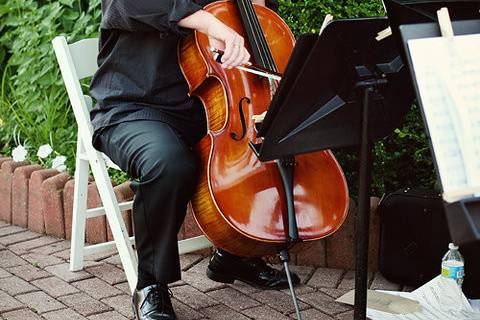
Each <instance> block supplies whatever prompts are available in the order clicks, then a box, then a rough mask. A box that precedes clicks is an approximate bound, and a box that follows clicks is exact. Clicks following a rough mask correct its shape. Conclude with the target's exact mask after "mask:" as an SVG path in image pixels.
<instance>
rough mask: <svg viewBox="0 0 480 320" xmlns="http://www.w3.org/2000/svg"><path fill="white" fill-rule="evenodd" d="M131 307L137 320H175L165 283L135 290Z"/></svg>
mask: <svg viewBox="0 0 480 320" xmlns="http://www.w3.org/2000/svg"><path fill="white" fill-rule="evenodd" d="M132 307H133V313H134V315H135V319H137V320H175V319H177V317H176V316H175V312H174V311H173V306H172V301H171V300H170V292H169V290H168V287H167V286H166V285H162V284H154V285H151V286H148V287H145V288H143V289H141V290H135V292H134V293H133V296H132Z"/></svg>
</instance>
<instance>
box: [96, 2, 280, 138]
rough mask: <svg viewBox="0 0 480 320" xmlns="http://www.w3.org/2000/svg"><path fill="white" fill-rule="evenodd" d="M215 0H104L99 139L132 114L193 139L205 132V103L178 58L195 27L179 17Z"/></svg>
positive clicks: (98, 74) (98, 87)
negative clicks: (180, 46)
mask: <svg viewBox="0 0 480 320" xmlns="http://www.w3.org/2000/svg"><path fill="white" fill-rule="evenodd" d="M210 2H213V0H195V1H194V0H102V22H101V26H100V40H99V55H98V66H99V68H98V70H97V72H96V73H95V75H94V76H93V78H92V81H91V84H90V94H91V96H92V97H93V98H94V99H95V100H96V105H95V107H94V108H93V110H92V111H91V113H90V115H91V120H92V125H93V129H94V139H93V143H94V145H95V142H96V137H97V136H98V134H99V133H100V132H101V130H102V129H103V128H106V127H108V126H112V125H115V124H118V123H121V122H125V121H133V120H158V121H163V122H166V123H168V124H169V125H171V126H172V127H173V128H174V129H176V130H177V131H178V132H179V134H180V135H182V136H183V137H184V139H185V140H186V141H187V142H188V143H190V144H194V143H196V142H197V141H198V140H199V139H200V138H201V137H202V136H203V135H204V134H205V130H206V122H205V115H204V111H203V106H202V104H201V102H200V101H199V100H198V99H196V98H194V97H189V96H188V85H187V82H186V81H185V78H184V77H183V74H182V72H181V70H180V66H179V64H178V60H177V45H178V41H179V39H180V38H181V37H184V36H186V35H188V34H189V33H190V32H191V30H190V29H185V28H182V27H180V26H178V24H177V23H178V21H180V20H181V19H183V18H184V17H186V16H189V15H191V14H192V13H194V12H196V11H197V10H200V9H202V8H203V7H204V6H205V5H207V4H208V3H210ZM267 2H268V4H269V6H271V7H276V0H271V1H267Z"/></svg>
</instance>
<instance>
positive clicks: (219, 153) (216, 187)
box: [178, 1, 348, 256]
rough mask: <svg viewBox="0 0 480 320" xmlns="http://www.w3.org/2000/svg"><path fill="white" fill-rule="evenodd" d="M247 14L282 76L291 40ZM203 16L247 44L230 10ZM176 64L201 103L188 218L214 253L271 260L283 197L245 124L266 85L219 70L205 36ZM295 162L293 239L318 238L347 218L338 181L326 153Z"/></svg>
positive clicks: (278, 243) (262, 11)
mask: <svg viewBox="0 0 480 320" xmlns="http://www.w3.org/2000/svg"><path fill="white" fill-rule="evenodd" d="M254 8H255V11H256V14H257V17H258V19H259V22H260V25H261V27H262V30H263V32H264V36H265V38H266V40H267V43H268V46H269V49H270V52H271V55H272V56H273V59H274V61H275V64H276V66H277V68H278V71H279V72H280V73H282V72H283V71H284V69H285V67H286V64H287V62H288V59H289V56H290V54H291V52H292V50H293V46H294V43H295V40H294V37H293V34H292V33H291V31H290V30H289V28H288V26H287V25H286V24H285V22H284V21H283V20H282V19H281V18H280V17H279V16H278V15H277V14H276V13H275V12H273V11H271V10H270V9H268V8H266V7H263V6H258V5H254ZM205 10H206V11H208V12H210V13H212V14H213V15H215V16H216V17H217V18H219V19H220V20H221V21H222V22H224V23H225V24H226V25H228V26H229V27H230V28H232V29H234V30H235V31H236V32H237V33H239V34H240V35H242V36H244V38H245V39H246V38H247V37H246V35H245V31H244V27H243V25H242V20H241V18H240V17H239V14H238V13H237V7H236V6H235V4H234V3H232V2H230V1H219V2H214V3H211V4H209V5H208V6H206V7H205ZM245 43H246V47H247V49H248V50H249V51H250V47H249V44H248V43H247V41H245ZM178 57H179V62H180V67H181V69H182V72H183V74H184V76H185V79H186V80H187V82H188V85H189V88H190V94H191V95H196V96H197V97H198V98H199V99H200V100H201V101H202V103H203V105H204V108H205V113H206V116H207V124H208V134H207V135H206V136H205V137H204V138H203V139H202V140H201V141H200V142H199V143H198V145H197V146H196V151H197V153H198V155H199V158H200V161H201V172H200V176H199V182H198V187H197V190H196V193H195V195H194V197H193V199H192V206H193V211H194V215H195V219H196V220H197V222H198V225H199V226H200V228H201V229H202V231H203V232H204V234H205V235H206V236H207V238H209V240H210V241H211V242H212V243H213V244H214V245H215V246H219V247H221V248H222V249H224V250H226V251H229V252H230V253H232V254H236V255H240V256H264V255H269V254H275V253H277V252H278V250H279V249H280V248H282V247H284V246H285V242H286V240H287V238H288V233H287V232H286V230H287V226H288V222H287V204H286V197H285V191H284V188H283V184H282V179H281V176H280V173H279V170H278V168H277V165H276V163H275V162H273V161H272V162H261V161H260V160H259V159H258V158H257V157H256V155H255V154H254V152H253V151H252V150H251V149H250V147H249V145H248V142H249V141H252V142H254V143H257V142H259V140H258V139H257V138H256V133H255V128H254V123H253V121H252V120H251V119H252V116H253V115H258V114H261V113H263V112H264V111H266V110H267V108H268V106H269V104H270V101H271V91H270V89H271V87H270V84H269V81H268V80H267V79H265V78H261V77H259V76H256V75H253V74H250V73H247V72H244V71H240V70H238V69H236V68H233V69H229V70H227V69H223V68H222V67H221V66H220V64H219V63H217V62H216V61H215V59H214V57H213V55H212V53H211V52H210V44H209V39H208V37H207V36H206V35H205V34H202V33H199V32H197V31H195V32H194V33H193V34H192V35H191V36H189V37H187V38H185V39H183V40H182V41H181V42H180V45H179V50H178ZM295 160H296V166H295V169H294V180H293V184H294V187H293V188H294V189H293V190H294V202H295V213H296V218H297V224H298V232H299V237H300V239H302V240H303V241H313V240H317V239H321V238H324V237H326V236H328V235H330V234H332V233H333V232H335V231H336V230H337V229H338V228H339V227H340V226H341V224H342V223H343V221H344V220H345V217H346V215H347V211H348V189H347V184H346V181H345V177H344V174H343V172H342V169H341V167H340V166H339V164H338V163H337V161H336V159H335V158H334V156H333V154H332V153H331V152H330V151H328V150H327V151H320V152H314V153H309V154H303V155H298V156H295Z"/></svg>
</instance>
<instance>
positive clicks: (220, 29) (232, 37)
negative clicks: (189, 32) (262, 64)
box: [178, 10, 250, 69]
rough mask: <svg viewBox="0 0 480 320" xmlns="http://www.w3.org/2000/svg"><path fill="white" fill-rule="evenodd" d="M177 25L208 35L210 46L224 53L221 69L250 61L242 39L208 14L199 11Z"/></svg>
mask: <svg viewBox="0 0 480 320" xmlns="http://www.w3.org/2000/svg"><path fill="white" fill-rule="evenodd" d="M178 24H179V25H180V26H182V27H186V28H191V29H196V30H197V31H199V32H202V33H205V34H206V35H208V36H209V38H210V45H211V46H212V47H214V48H215V49H219V50H222V51H224V54H223V56H222V60H221V61H222V67H224V68H228V69H230V68H233V67H236V66H241V65H244V64H247V63H248V61H249V60H250V53H248V51H247V49H246V48H245V41H244V39H243V37H242V36H240V35H239V34H238V33H237V32H235V30H233V29H232V28H230V27H228V26H227V25H226V24H224V23H223V22H221V21H220V20H218V19H217V18H216V17H215V16H214V15H212V14H210V13H208V12H206V11H203V10H199V11H197V12H195V13H193V14H191V15H190V16H188V17H186V18H183V19H182V20H180V21H179V22H178Z"/></svg>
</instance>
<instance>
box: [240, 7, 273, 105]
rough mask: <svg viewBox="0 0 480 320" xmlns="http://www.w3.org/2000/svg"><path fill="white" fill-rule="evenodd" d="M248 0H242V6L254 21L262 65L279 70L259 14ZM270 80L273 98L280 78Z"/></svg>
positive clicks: (254, 31) (254, 35) (253, 29)
mask: <svg viewBox="0 0 480 320" xmlns="http://www.w3.org/2000/svg"><path fill="white" fill-rule="evenodd" d="M239 1H240V0H239ZM247 2H248V3H246V2H244V1H242V6H243V7H244V9H245V11H246V13H247V14H248V18H249V20H250V21H252V22H253V26H252V31H253V33H254V34H253V37H255V38H256V39H254V41H255V42H256V43H257V44H260V46H259V47H258V49H259V51H260V52H259V54H260V56H261V59H262V62H263V63H264V64H263V65H262V67H264V68H265V69H267V70H270V72H272V71H273V72H277V70H278V69H277V67H276V65H275V61H274V60H273V57H272V54H271V52H270V48H269V46H268V43H267V41H266V38H265V35H264V33H263V29H262V27H261V25H260V22H259V19H258V16H257V14H256V12H255V8H254V6H253V4H252V2H250V1H247ZM250 21H249V24H250V25H251V24H252V23H250ZM257 63H258V62H257ZM268 80H269V86H270V96H271V98H273V95H274V94H275V92H276V91H277V89H278V83H279V79H272V78H269V79H268Z"/></svg>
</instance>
